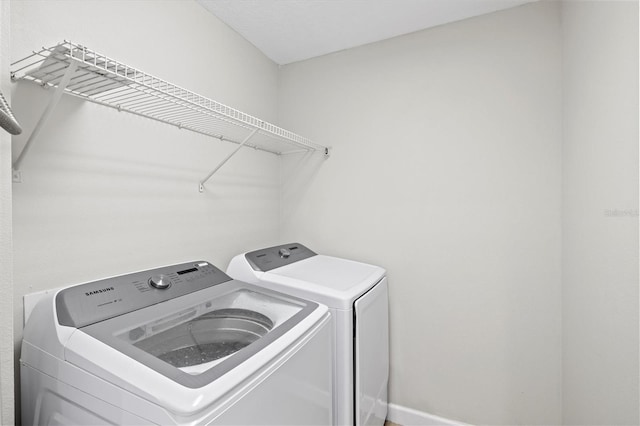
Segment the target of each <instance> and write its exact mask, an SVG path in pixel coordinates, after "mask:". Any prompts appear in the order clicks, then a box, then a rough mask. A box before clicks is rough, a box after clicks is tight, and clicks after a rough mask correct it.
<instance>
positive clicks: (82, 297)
mask: <svg viewBox="0 0 640 426" xmlns="http://www.w3.org/2000/svg"><path fill="white" fill-rule="evenodd" d="M230 280H231V278H230V277H229V276H228V275H227V274H225V273H224V272H222V271H221V270H220V269H218V268H216V267H215V266H213V265H212V264H210V263H209V262H205V261H197V262H188V263H182V264H179V265H172V266H165V267H163V268H157V269H150V270H147V271H141V272H135V273H133V274H128V275H122V276H118V277H113V278H107V279H104V280H99V281H94V282H90V283H87V284H82V285H78V286H74V287H69V288H67V289H64V290H61V291H60V292H59V293H58V294H57V295H56V302H55V303H56V311H57V316H58V322H59V323H60V324H61V325H66V326H70V327H76V328H80V327H84V326H87V325H90V324H93V323H96V322H99V321H104V320H106V319H109V318H113V317H116V316H119V315H122V314H126V313H128V312H133V311H135V310H138V309H141V308H146V307H147V306H151V305H155V304H156V303H161V302H164V301H167V300H170V299H174V298H176V297H180V296H184V295H185V294H189V293H192V292H194V291H198V290H202V289H205V288H207V287H211V286H214V285H217V284H221V283H224V282H227V281H230Z"/></svg>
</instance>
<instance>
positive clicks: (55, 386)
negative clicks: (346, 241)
mask: <svg viewBox="0 0 640 426" xmlns="http://www.w3.org/2000/svg"><path fill="white" fill-rule="evenodd" d="M331 332H332V330H331V321H330V314H329V312H328V309H327V307H325V306H322V305H320V304H318V303H315V302H311V301H307V300H303V299H301V298H298V297H295V296H292V295H285V294H280V293H277V292H274V291H271V290H268V289H265V288H260V287H256V286H253V285H250V284H247V283H242V282H239V281H235V280H232V279H231V278H229V277H228V276H227V275H226V274H224V273H223V272H222V271H220V270H219V269H217V268H216V267H214V266H213V265H211V264H209V263H208V262H203V261H200V262H189V263H185V264H180V265H173V266H167V267H163V268H158V269H154V270H149V271H143V272H137V273H133V274H129V275H124V276H118V277H114V278H108V279H104V280H100V281H96V282H91V283H87V284H82V285H77V286H71V287H67V288H65V289H62V290H59V291H56V292H54V293H52V294H51V295H48V296H46V297H45V298H43V299H42V300H41V301H40V302H39V303H38V304H37V305H36V306H35V308H34V309H33V312H32V314H31V315H30V318H29V320H28V322H27V324H26V327H25V330H24V339H23V342H22V354H21V393H22V421H23V424H25V425H35V424H48V425H62V424H82V425H90V424H129V425H132V424H135V425H143V424H156V425H169V424H179V425H205V424H207V425H208V424H220V425H230V424H241V425H249V424H251V425H283V424H288V425H300V424H312V425H322V424H324V425H329V424H331V423H332V414H333V406H332V403H333V402H332V386H333V383H332V374H331V373H332V360H331V359H332V353H331Z"/></svg>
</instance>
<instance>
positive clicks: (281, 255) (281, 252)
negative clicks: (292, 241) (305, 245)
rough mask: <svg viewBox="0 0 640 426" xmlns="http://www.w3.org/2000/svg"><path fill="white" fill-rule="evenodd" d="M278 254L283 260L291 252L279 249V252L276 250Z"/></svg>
mask: <svg viewBox="0 0 640 426" xmlns="http://www.w3.org/2000/svg"><path fill="white" fill-rule="evenodd" d="M278 254H279V255H280V257H281V258H283V259H286V258H288V257H289V256H291V252H290V251H289V250H287V249H286V248H281V249H280V250H278Z"/></svg>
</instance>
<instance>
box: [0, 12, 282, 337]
mask: <svg viewBox="0 0 640 426" xmlns="http://www.w3.org/2000/svg"><path fill="white" fill-rule="evenodd" d="M11 6H12V7H11V24H12V40H13V41H12V44H11V57H12V60H17V59H19V58H21V57H23V56H26V55H27V54H29V53H30V51H31V50H33V49H37V48H39V47H40V46H43V45H44V46H49V45H53V44H55V43H57V42H58V41H61V40H63V39H69V40H72V41H74V42H77V43H82V44H85V45H86V46H88V47H89V48H91V49H94V50H97V51H98V52H100V53H103V54H107V55H109V56H111V57H113V58H116V59H118V60H120V61H122V62H125V63H127V64H128V65H131V66H134V67H136V68H139V69H141V70H143V71H146V72H149V73H151V74H154V75H156V76H158V77H160V78H163V79H166V80H169V81H171V82H172V83H175V84H178V85H180V86H183V87H185V88H188V89H190V90H193V91H195V92H198V93H200V94H203V95H205V96H209V97H211V98H213V99H216V100H218V101H220V102H223V103H226V104H228V105H230V106H233V107H236V108H239V109H241V110H243V111H245V112H248V113H250V114H254V115H256V116H259V117H261V118H263V119H266V120H270V121H273V120H274V119H275V117H276V107H277V103H276V97H277V73H278V68H277V66H276V65H275V64H274V63H273V62H271V61H270V60H269V59H267V58H266V57H265V56H263V55H262V54H261V53H260V52H259V51H258V50H257V49H256V48H255V47H253V46H252V45H250V44H249V43H248V42H247V41H246V40H244V39H243V38H242V37H241V36H239V35H238V34H237V33H235V32H233V31H232V30H230V29H229V28H228V27H226V26H225V25H224V24H222V23H221V22H220V21H219V20H217V19H216V18H215V17H213V16H212V15H211V14H210V13H208V12H206V11H205V9H204V8H202V7H201V6H200V5H198V4H197V3H195V2H192V1H180V0H178V1H144V0H143V1H52V2H43V1H15V2H12V3H11ZM49 96H50V92H49V91H45V90H43V89H41V88H40V87H38V86H36V85H32V84H29V83H18V84H16V85H15V86H14V87H13V104H14V109H15V112H16V114H17V115H18V116H19V117H20V119H21V120H22V121H23V126H24V128H25V129H27V130H30V129H32V128H33V126H34V124H35V122H36V120H37V118H38V117H39V116H40V112H41V111H42V110H43V109H44V107H45V105H46V103H47V101H48V99H49ZM24 142H25V138H22V137H21V138H17V139H16V140H15V141H14V153H13V155H14V158H15V157H16V156H17V154H18V152H19V150H20V149H21V147H22V145H23V144H24ZM235 147H236V145H233V144H228V143H226V144H223V143H220V142H219V141H217V140H215V139H210V138H207V137H204V136H201V135H197V134H190V133H188V132H186V131H182V130H179V129H177V128H174V127H171V126H168V125H163V124H161V123H158V122H155V121H152V120H148V119H144V118H141V117H138V116H134V115H130V114H126V113H119V112H117V111H116V110H111V109H108V108H105V107H101V106H98V105H95V104H92V103H89V102H84V101H82V100H79V99H76V98H72V97H68V96H64V97H63V98H62V100H61V102H60V104H59V106H58V107H57V109H56V111H55V113H54V115H53V116H52V118H51V120H50V122H49V124H48V125H47V126H46V127H45V128H44V129H43V131H42V132H41V135H40V138H39V139H38V140H36V142H35V144H34V146H33V148H32V149H31V151H30V152H29V155H28V156H27V157H26V158H25V160H24V162H23V165H22V167H21V169H22V176H23V183H20V184H14V185H13V196H14V198H13V213H14V215H13V217H14V222H13V226H14V228H13V233H14V250H15V251H14V258H15V275H14V278H15V284H14V288H15V304H14V309H15V339H16V340H15V341H16V344H18V343H19V341H20V338H21V330H22V300H21V299H22V296H23V295H24V294H25V293H30V292H34V291H38V290H42V289H47V288H55V287H58V286H62V285H67V284H73V283H79V282H84V281H88V280H93V279H98V278H102V277H105V276H111V275H116V274H121V273H126V272H130V271H134V270H140V269H145V268H151V267H157V266H160V265H165V264H170V263H176V262H180V261H187V260H193V259H207V260H210V261H211V262H213V263H214V264H216V265H218V266H220V267H221V268H224V267H226V265H227V263H228V261H229V260H230V258H231V257H232V256H233V255H234V254H237V253H238V252H241V251H244V250H247V249H249V248H251V247H260V246H265V245H273V244H276V243H277V223H278V212H279V210H278V176H279V175H278V170H279V166H278V164H279V159H278V157H276V156H274V155H271V154H268V153H263V152H258V151H254V150H246V151H241V152H240V153H239V154H238V155H237V156H236V157H234V158H233V159H232V160H231V161H230V162H229V163H227V165H225V167H224V168H222V169H221V170H220V171H219V173H218V174H216V175H215V176H214V177H213V178H212V179H211V180H210V181H209V183H208V184H207V190H206V192H205V193H204V194H200V193H199V192H198V182H199V180H200V179H202V178H203V177H204V176H206V175H207V174H208V172H209V171H211V170H212V169H213V168H214V167H215V166H216V164H217V163H218V162H219V161H220V160H221V159H222V158H224V157H225V156H226V154H227V153H228V152H230V151H231V150H233V149H235ZM3 158H4V156H3ZM3 161H4V160H3ZM2 173H3V174H4V173H5V171H4V169H3V171H2ZM3 197H4V195H3Z"/></svg>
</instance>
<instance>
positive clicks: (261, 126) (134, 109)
mask: <svg viewBox="0 0 640 426" xmlns="http://www.w3.org/2000/svg"><path fill="white" fill-rule="evenodd" d="M72 64H74V65H75V66H74V67H71V65H72ZM69 68H72V69H73V72H72V73H71V75H70V76H66V73H67V70H68V69H69ZM11 76H12V79H14V80H29V81H33V82H36V83H38V84H41V85H43V86H52V87H57V86H58V85H61V86H63V87H64V91H65V93H68V94H71V95H74V96H78V97H81V98H83V99H86V100H88V101H91V102H95V103H98V104H101V105H105V106H109V107H112V108H116V109H118V110H120V111H127V112H130V113H133V114H137V115H140V116H143V117H147V118H151V119H153V120H157V121H161V122H163V123H167V124H171V125H173V126H176V127H179V128H181V129H187V130H191V131H194V132H197V133H201V134H204V135H207V136H211V137H214V138H217V139H220V140H224V141H228V142H233V143H236V144H244V146H248V147H252V148H255V149H259V150H263V151H267V152H271V153H274V154H278V155H280V154H288V153H292V152H300V151H321V152H323V153H324V154H328V153H329V150H328V148H327V147H325V146H321V145H318V144H316V143H314V142H312V141H311V140H309V139H307V138H305V137H303V136H300V135H298V134H295V133H293V132H290V131H288V130H285V129H283V128H281V127H278V126H276V125H274V124H271V123H269V122H266V121H263V120H260V119H258V118H256V117H254V116H252V115H249V114H245V113H243V112H241V111H238V110H237V109H234V108H231V107H229V106H227V105H224V104H221V103H219V102H216V101H214V100H212V99H209V98H205V97H203V96H200V95H198V94H196V93H194V92H191V91H189V90H187V89H184V88H182V87H179V86H176V85H175V84H171V83H169V82H167V81H165V80H162V79H160V78H158V77H155V76H152V75H150V74H147V73H145V72H143V71H140V70H138V69H136V68H133V67H130V66H128V65H125V64H123V63H121V62H118V61H116V60H114V59H112V58H109V57H107V56H106V55H102V54H100V53H97V52H95V51H93V50H90V49H88V48H86V47H84V46H81V45H79V44H75V43H72V42H70V41H66V40H65V41H63V42H62V43H59V44H57V45H56V46H53V47H48V48H42V49H41V50H40V51H37V52H36V51H34V52H33V54H31V55H29V56H27V57H25V58H23V59H20V60H19V61H16V62H14V63H13V64H12V72H11ZM65 77H67V80H68V83H67V80H65ZM64 83H67V84H66V86H65V85H64ZM254 130H257V131H256V132H255V134H253V135H252V137H251V141H250V142H246V141H245V139H246V138H247V136H248V135H250V134H251V132H253V131H254Z"/></svg>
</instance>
